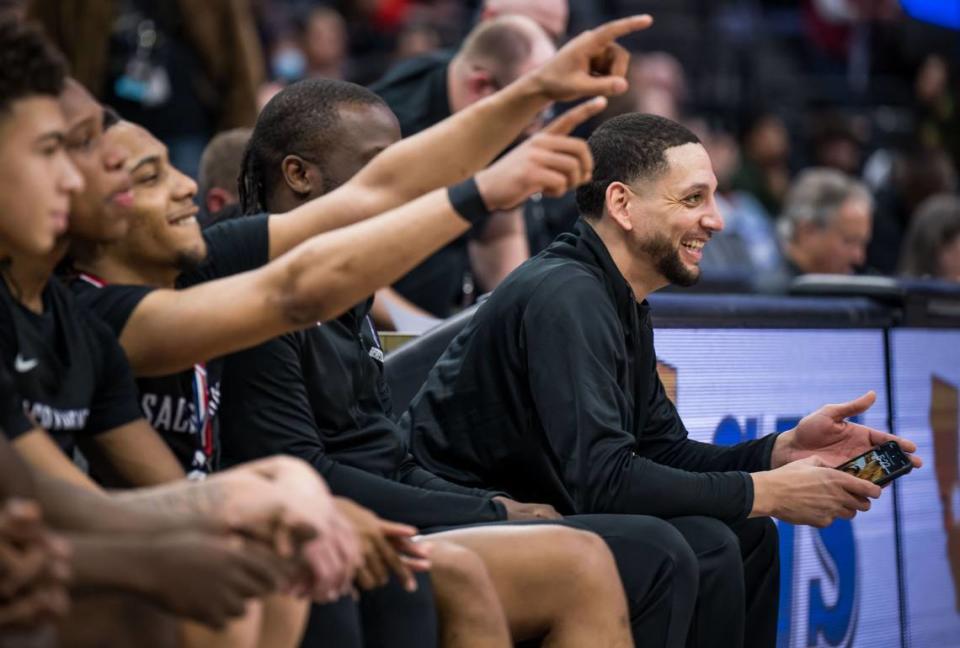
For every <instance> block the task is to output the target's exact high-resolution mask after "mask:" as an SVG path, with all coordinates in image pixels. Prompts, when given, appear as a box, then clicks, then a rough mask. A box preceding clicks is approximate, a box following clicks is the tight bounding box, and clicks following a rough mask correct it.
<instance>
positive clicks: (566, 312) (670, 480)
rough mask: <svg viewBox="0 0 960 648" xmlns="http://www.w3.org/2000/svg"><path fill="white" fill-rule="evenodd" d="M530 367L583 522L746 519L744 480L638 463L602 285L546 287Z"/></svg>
mask: <svg viewBox="0 0 960 648" xmlns="http://www.w3.org/2000/svg"><path fill="white" fill-rule="evenodd" d="M522 335H523V346H524V349H525V356H526V357H525V359H524V362H525V364H526V365H527V367H528V381H529V388H530V391H531V395H532V397H533V401H534V403H535V407H536V414H537V416H538V417H539V419H540V422H541V424H542V425H543V428H544V430H545V433H546V440H547V443H548V444H549V446H550V451H551V452H552V453H553V455H554V456H555V457H556V458H557V461H558V462H559V464H560V465H562V466H563V471H564V474H563V478H564V481H565V483H566V485H567V488H568V489H569V491H570V493H571V495H572V496H573V498H574V502H575V505H576V508H577V512H579V513H633V514H648V515H657V516H661V517H671V516H680V515H709V516H713V517H717V518H720V519H723V520H728V521H734V520H738V519H743V518H744V517H746V516H747V515H748V513H749V512H750V510H751V508H752V507H753V481H752V479H751V478H750V476H749V475H748V474H746V473H743V472H725V471H716V472H690V471H686V470H682V469H679V468H673V467H670V466H665V465H662V464H660V463H658V462H656V461H653V460H651V459H649V458H646V457H639V456H637V455H636V454H635V452H634V449H635V446H636V439H635V438H634V437H633V435H632V434H631V433H630V432H628V431H627V430H628V422H629V421H630V418H631V417H630V412H629V406H628V401H627V398H626V395H625V394H624V392H623V389H622V387H621V386H620V384H619V382H618V380H617V371H618V370H617V367H618V366H620V367H622V366H624V365H625V358H624V354H625V347H624V334H623V331H622V329H621V326H620V323H619V319H618V317H617V313H616V311H615V310H614V307H613V305H612V304H611V302H610V301H609V299H608V298H607V296H606V294H605V289H604V288H603V286H602V285H601V284H600V282H599V281H598V280H597V279H595V278H594V277H589V276H585V275H578V276H574V277H567V278H566V280H565V281H564V282H563V284H562V286H554V285H550V284H549V282H545V284H544V285H542V286H541V287H540V288H539V289H538V290H537V291H536V293H535V294H534V295H533V296H532V298H531V301H530V302H529V304H528V306H527V309H526V311H525V313H524V315H523V332H522Z"/></svg>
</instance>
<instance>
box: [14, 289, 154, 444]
mask: <svg viewBox="0 0 960 648" xmlns="http://www.w3.org/2000/svg"><path fill="white" fill-rule="evenodd" d="M0 361H2V364H3V368H4V369H5V370H6V371H7V372H9V373H10V375H11V376H12V377H13V382H14V386H15V389H16V392H17V394H19V396H20V397H21V398H22V399H23V408H24V410H25V411H26V412H27V413H28V414H30V416H31V417H32V418H33V420H34V421H36V423H37V424H38V425H39V426H40V427H42V428H44V429H46V430H47V431H48V432H49V433H50V435H51V436H52V437H53V438H54V439H55V440H56V442H57V444H58V445H59V446H60V447H61V448H62V449H63V451H64V452H65V453H67V454H68V455H72V454H73V450H74V447H75V446H76V436H77V435H90V436H92V435H97V434H100V433H103V432H107V431H110V430H112V429H114V428H117V427H119V426H121V425H126V424H127V423H130V422H132V421H135V420H137V419H139V418H141V414H140V409H139V408H138V407H137V392H136V386H135V385H134V382H133V375H132V374H131V372H130V367H129V365H128V364H127V359H126V356H125V355H124V353H123V349H121V348H120V345H119V344H118V343H117V339H116V337H114V335H113V334H112V333H111V332H110V330H109V329H108V328H107V327H106V326H104V324H103V323H102V322H101V321H100V320H99V319H98V318H97V317H95V316H94V315H93V314H92V313H90V312H89V311H88V310H87V309H86V308H84V307H82V306H81V305H79V304H77V303H76V302H75V300H74V299H73V298H72V297H71V295H70V293H69V291H67V289H66V288H65V287H64V286H63V285H61V284H60V282H58V281H57V280H51V281H49V282H48V283H47V286H46V288H44V291H43V314H41V315H38V314H36V313H34V312H32V311H30V310H28V309H27V308H26V307H24V306H23V305H21V304H20V303H19V302H18V301H16V300H15V299H14V298H13V296H12V295H11V293H10V291H9V289H8V288H7V285H6V283H5V282H3V281H0ZM4 428H5V432H6V434H7V436H8V437H10V438H14V437H16V436H17V435H19V434H22V433H23V432H25V431H26V430H28V429H30V427H29V426H28V427H25V426H24V423H23V421H22V420H21V421H19V422H17V421H15V422H14V423H13V424H12V425H10V427H7V426H6V425H5V426H4Z"/></svg>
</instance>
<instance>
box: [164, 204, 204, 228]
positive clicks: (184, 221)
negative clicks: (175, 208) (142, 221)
mask: <svg viewBox="0 0 960 648" xmlns="http://www.w3.org/2000/svg"><path fill="white" fill-rule="evenodd" d="M198 211H199V210H198V209H197V208H196V207H194V208H193V209H191V210H190V211H187V212H184V213H182V214H180V215H179V216H174V217H173V218H170V219H168V220H167V222H168V223H170V224H171V225H173V226H174V227H182V226H184V225H190V224H192V223H196V222H197V212H198Z"/></svg>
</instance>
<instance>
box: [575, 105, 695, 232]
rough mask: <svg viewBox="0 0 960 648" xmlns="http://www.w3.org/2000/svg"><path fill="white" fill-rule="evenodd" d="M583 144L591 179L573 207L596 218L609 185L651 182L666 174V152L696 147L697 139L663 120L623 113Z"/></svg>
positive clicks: (599, 213)
mask: <svg viewBox="0 0 960 648" xmlns="http://www.w3.org/2000/svg"><path fill="white" fill-rule="evenodd" d="M587 143H588V144H589V145H590V153H592V154H593V165H594V166H593V179H592V180H591V181H590V182H588V183H586V184H584V185H582V186H581V187H580V188H579V189H577V207H578V208H579V210H580V213H581V214H582V215H583V216H585V217H587V218H591V219H597V218H600V216H601V215H603V205H604V202H605V201H606V195H607V187H609V186H610V183H612V182H622V183H624V184H630V183H633V182H636V181H637V180H640V181H647V180H655V179H656V178H658V177H660V176H661V175H663V174H664V173H665V172H666V171H667V168H668V164H667V156H666V151H667V149H671V148H673V147H675V146H683V145H684V144H699V143H700V139H699V138H698V137H697V136H696V135H694V134H693V132H692V131H691V130H690V129H688V128H687V127H686V126H682V125H680V124H678V123H677V122H675V121H672V120H670V119H667V118H665V117H659V116H657V115H645V114H641V113H627V114H626V115H620V116H618V117H614V118H613V119H610V120H608V121H606V122H604V123H603V124H602V125H601V126H600V127H599V128H598V129H597V130H595V131H594V132H593V135H591V136H590V139H589V140H587Z"/></svg>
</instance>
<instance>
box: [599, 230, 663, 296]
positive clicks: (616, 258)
mask: <svg viewBox="0 0 960 648" xmlns="http://www.w3.org/2000/svg"><path fill="white" fill-rule="evenodd" d="M591 224H592V225H593V228H594V230H595V231H596V232H597V235H598V236H599V237H600V240H601V241H603V244H604V245H605V246H606V248H607V252H609V253H610V257H611V258H612V259H613V263H614V265H616V266H617V269H618V270H619V271H620V274H621V275H623V278H624V279H626V281H627V283H628V284H630V288H631V290H632V291H633V298H634V299H636V300H637V301H638V302H642V301H643V300H644V299H646V298H647V296H648V295H649V294H650V293H652V292H655V291H657V290H660V289H661V288H663V287H665V286H667V285H668V283H669V282H668V281H666V280H665V279H664V278H663V276H662V275H661V274H660V273H659V272H658V271H657V269H656V268H654V267H653V266H652V265H651V264H650V263H648V262H647V259H646V258H644V257H639V256H638V255H636V254H634V253H633V251H632V250H630V248H629V246H628V244H627V241H626V240H625V238H624V237H623V236H622V233H621V232H619V231H617V230H615V229H613V228H614V227H616V226H614V225H611V224H610V223H608V222H606V220H603V219H601V221H600V222H598V223H595V224H593V223H591Z"/></svg>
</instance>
